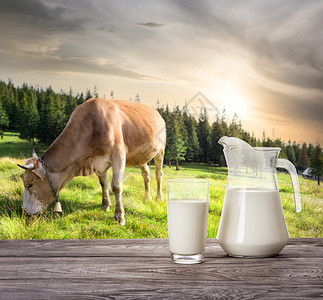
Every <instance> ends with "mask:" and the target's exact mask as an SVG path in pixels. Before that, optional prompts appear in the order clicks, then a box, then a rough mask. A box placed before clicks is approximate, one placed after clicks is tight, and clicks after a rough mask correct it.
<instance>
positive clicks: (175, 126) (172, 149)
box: [167, 107, 186, 171]
mask: <svg viewBox="0 0 323 300" xmlns="http://www.w3.org/2000/svg"><path fill="white" fill-rule="evenodd" d="M167 126H168V127H169V144H168V147H169V148H168V155H169V159H170V160H175V163H176V171H178V170H179V161H182V160H185V154H186V147H185V141H184V135H185V128H184V123H183V119H182V116H181V112H180V110H179V108H178V107H176V108H175V109H174V111H173V112H172V113H171V114H170V117H169V119H168V124H167Z"/></svg>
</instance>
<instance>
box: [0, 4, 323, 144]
mask: <svg viewBox="0 0 323 300" xmlns="http://www.w3.org/2000/svg"><path fill="white" fill-rule="evenodd" d="M76 2H77V5H75V3H76ZM322 13H323V2H318V1H310V0H309V1H298V0H287V1H284V2H281V1H276V0H274V1H270V2H257V1H252V0H244V1H240V2H237V1H217V2H212V1H205V0H203V1H185V2H182V1H154V2H150V3H149V4H148V5H147V3H146V2H145V1H136V2H131V1H126V0H121V1H118V2H114V1H101V0H95V1H91V2H88V1H82V0H77V1H76V0H71V1H62V0H54V1H49V0H29V1H24V0H10V1H2V2H1V3H0V26H1V27H2V28H4V30H2V31H1V33H0V40H1V41H2V43H1V46H0V78H2V80H3V81H4V82H7V80H8V79H9V78H10V79H11V80H12V82H13V84H14V85H15V86H21V85H22V84H23V83H26V84H28V85H31V86H34V87H35V86H41V87H43V88H45V89H46V88H47V87H49V86H51V87H52V89H53V90H54V91H55V92H58V93H59V91H60V90H63V91H66V93H68V91H69V90H70V88H71V89H72V90H73V93H81V92H83V93H84V94H85V92H86V89H89V90H91V92H93V91H94V87H95V86H96V88H97V92H98V94H99V96H100V97H102V98H103V97H104V96H105V98H110V97H109V96H110V93H111V91H113V93H114V98H115V99H117V98H118V99H123V100H129V98H131V99H132V100H134V99H135V97H136V95H137V94H139V96H140V100H141V103H143V104H146V105H149V106H153V107H156V103H157V101H159V103H160V106H161V105H163V104H164V105H166V104H168V105H169V106H170V107H171V108H172V107H173V106H174V105H179V106H180V107H183V105H184V104H185V102H189V101H191V100H192V99H193V98H194V97H195V96H196V95H197V94H198V93H199V92H201V94H202V95H203V97H204V98H205V99H207V100H208V105H210V108H211V110H212V109H213V110H214V111H219V112H222V111H223V109H224V108H225V109H226V113H227V120H228V121H230V120H231V119H232V118H233V116H234V114H235V113H236V114H237V115H238V120H239V121H241V123H242V127H243V128H244V129H245V130H247V131H248V132H250V133H252V132H254V134H255V136H256V137H257V138H259V139H261V137H262V134H263V131H265V133H266V137H270V138H273V136H274V138H281V140H282V141H284V142H286V143H287V142H288V140H291V141H297V142H298V143H303V142H306V143H307V144H308V143H312V144H316V143H317V142H319V143H320V144H322V139H323V130H322V129H323V84H322V82H323V69H322V66H323V40H322V39H320V38H319V37H320V36H323V20H321V15H322ZM203 101H204V100H203ZM210 123H211V120H210Z"/></svg>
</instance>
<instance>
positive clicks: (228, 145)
mask: <svg viewBox="0 0 323 300" xmlns="http://www.w3.org/2000/svg"><path fill="white" fill-rule="evenodd" d="M218 143H219V144H220V145H222V146H223V148H224V150H234V149H249V150H250V149H253V147H252V146H250V145H249V144H248V143H247V142H245V141H243V140H241V139H238V138H236V137H228V136H223V137H222V138H220V139H219V141H218Z"/></svg>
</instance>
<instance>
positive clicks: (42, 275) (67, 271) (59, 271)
mask: <svg viewBox="0 0 323 300" xmlns="http://www.w3.org/2000/svg"><path fill="white" fill-rule="evenodd" d="M321 263H322V259H318V258H317V259H313V260H311V261H310V262H309V261H308V260H307V259H294V260H292V259H290V260H288V261H285V260H275V259H268V260H260V259H259V260H258V259H257V260H251V259H248V260H241V262H240V261H237V259H233V258H227V260H226V261H225V262H223V261H222V260H220V259H219V260H215V259H212V260H211V259H210V260H209V261H206V262H205V263H203V264H199V265H195V266H192V265H178V264H173V263H172V262H171V261H170V260H169V259H168V258H153V257H148V258H147V259H145V258H140V259H138V258H137V259H134V258H131V257H122V258H118V257H113V258H112V257H100V258H93V257H84V258H80V257H67V258H64V259H62V258H57V257H52V258H44V257H42V258H28V259H26V258H1V259H0V265H1V269H0V280H6V279H7V280H8V279H30V280H31V279H35V280H38V279H56V278H66V279H70V278H75V276H77V278H91V280H94V279H96V278H105V279H117V278H119V279H120V280H123V279H131V280H132V279H135V278H141V279H151V278H154V279H158V280H189V279H192V277H193V278H194V279H195V280H196V281H201V280H202V281H205V280H216V281H219V280H232V281H258V282H268V281H272V280H276V279H277V278H279V279H280V280H288V281H290V280H291V279H311V280H322V278H323V271H322V265H321Z"/></svg>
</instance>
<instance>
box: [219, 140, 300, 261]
mask: <svg viewBox="0 0 323 300" xmlns="http://www.w3.org/2000/svg"><path fill="white" fill-rule="evenodd" d="M219 144H221V145H222V146H223V147H224V149H223V152H224V156H225V159H226V163H227V166H228V179H227V187H226V192H225V198H224V203H223V210H222V215H221V220H220V224H219V230H218V236H217V239H218V241H219V244H220V246H221V247H222V248H223V250H224V251H225V252H227V253H228V254H229V255H230V256H235V257H269V256H274V255H276V254H278V253H279V252H280V251H281V250H282V249H283V248H284V247H285V245H286V244H287V242H288V239H289V236H288V231H287V227H286V223H285V218H284V212H283V208H282V204H281V201H280V195H279V190H278V185H277V178H276V168H277V167H279V168H284V169H286V170H287V171H288V172H289V174H290V176H291V180H292V185H293V191H294V205H295V211H296V212H300V211H301V196H300V189H299V183H298V177H297V172H296V169H295V167H294V165H293V164H292V163H291V162H290V161H288V160H287V159H281V158H278V155H279V152H280V150H281V149H280V148H269V147H252V146H250V145H249V144H248V143H246V142H244V141H242V140H240V139H238V138H235V137H226V136H225V137H222V138H221V139H220V140H219Z"/></svg>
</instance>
